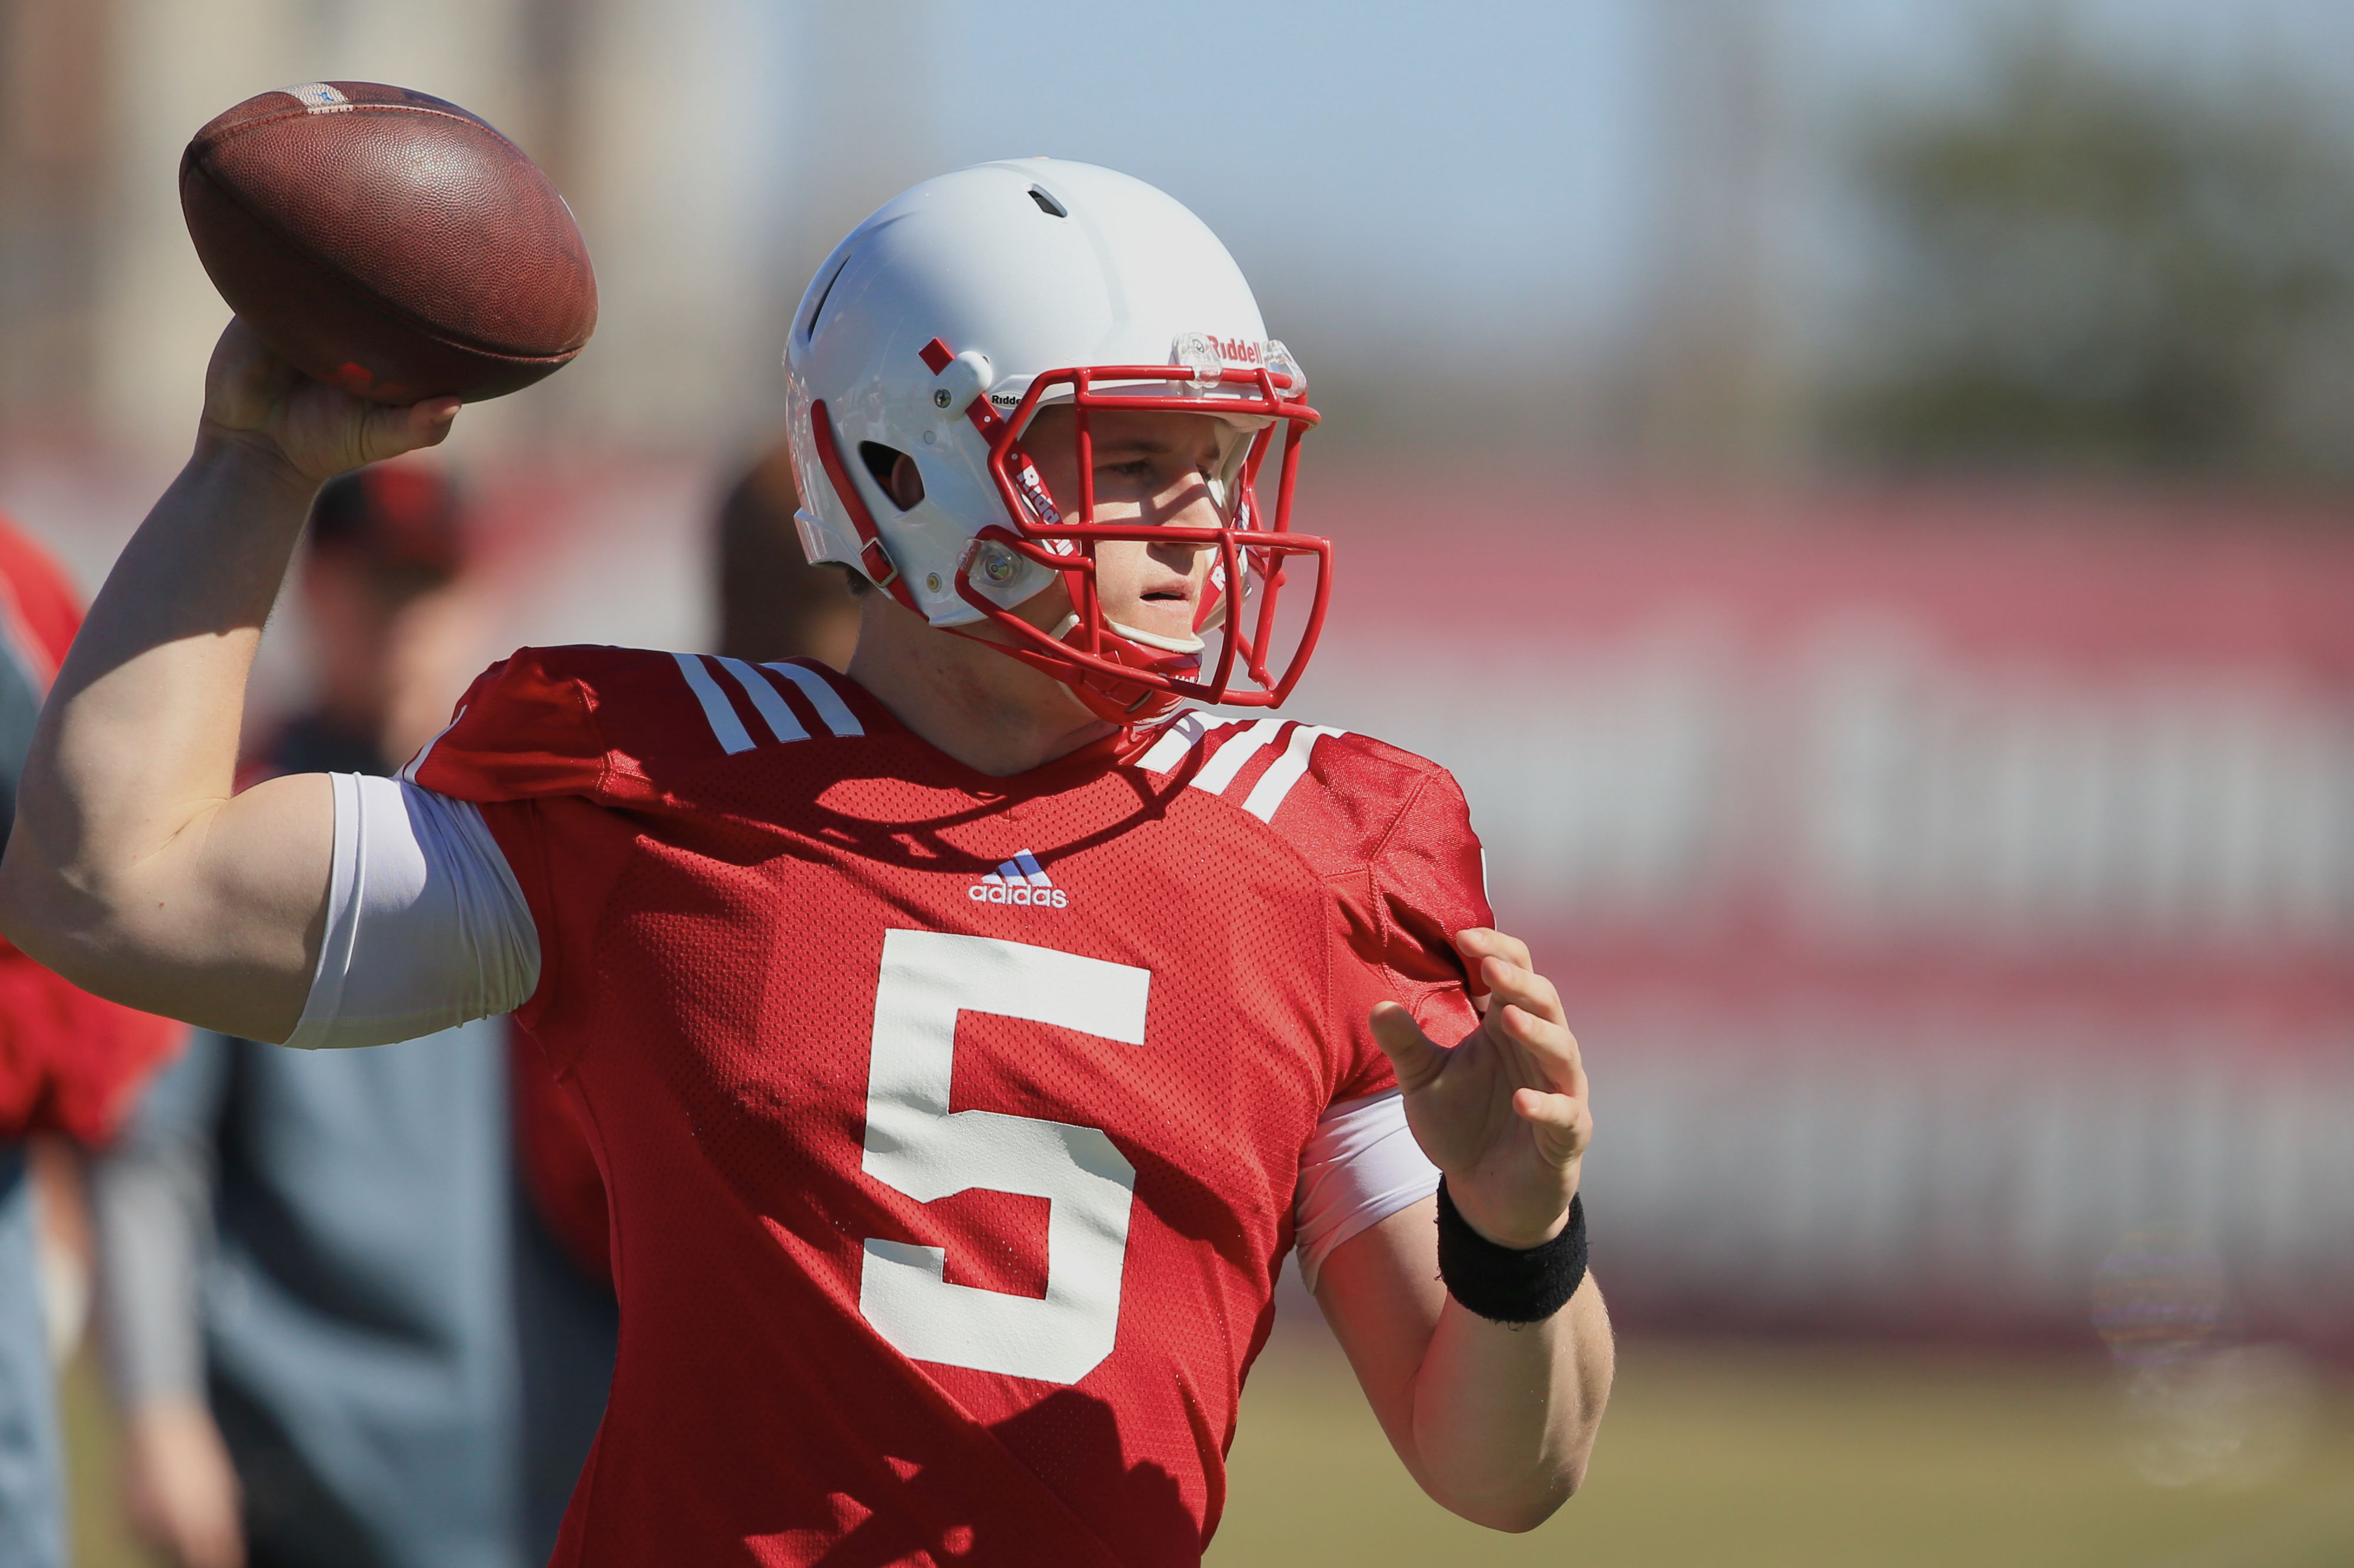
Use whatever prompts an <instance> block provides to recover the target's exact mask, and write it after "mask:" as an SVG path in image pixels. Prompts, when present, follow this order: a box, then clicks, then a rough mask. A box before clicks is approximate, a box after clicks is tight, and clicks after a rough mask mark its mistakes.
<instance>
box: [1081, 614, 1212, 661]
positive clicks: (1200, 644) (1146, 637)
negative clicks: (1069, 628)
mask: <svg viewBox="0 0 2354 1568" xmlns="http://www.w3.org/2000/svg"><path fill="white" fill-rule="evenodd" d="M1074 619H1076V618H1074ZM1104 624H1105V625H1107V626H1108V627H1110V628H1111V629H1112V630H1114V631H1117V632H1119V634H1120V635H1121V636H1122V637H1125V638H1127V639H1128V640H1129V641H1130V642H1141V643H1143V644H1144V645H1145V646H1146V647H1147V648H1158V649H1160V650H1161V652H1163V653H1199V652H1201V651H1202V650H1203V649H1204V648H1206V647H1208V646H1209V644H1207V643H1205V642H1204V641H1202V640H1201V639H1200V638H1198V637H1162V636H1160V635H1158V634H1156V633H1154V632H1150V631H1139V630H1137V629H1136V628H1135V627H1133V626H1122V625H1121V624H1120V623H1119V621H1117V620H1106V621H1105V622H1104Z"/></svg>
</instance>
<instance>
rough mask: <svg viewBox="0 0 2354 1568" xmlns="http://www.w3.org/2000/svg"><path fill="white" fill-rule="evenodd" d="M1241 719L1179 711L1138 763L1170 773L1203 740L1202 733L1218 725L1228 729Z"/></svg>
mask: <svg viewBox="0 0 2354 1568" xmlns="http://www.w3.org/2000/svg"><path fill="white" fill-rule="evenodd" d="M1242 722H1243V721H1242V720H1240V719H1231V718H1219V717H1218V716H1217V715H1214V714H1209V713H1204V711H1203V710H1202V709H1200V708H1193V709H1191V710H1189V711H1187V712H1185V713H1182V714H1179V715H1177V716H1176V717H1175V718H1173V719H1171V720H1170V721H1169V723H1168V724H1167V725H1166V726H1164V727H1163V728H1162V729H1161V738H1160V739H1158V740H1156V741H1154V742H1153V743H1152V744H1151V746H1150V747H1148V748H1146V750H1145V753H1144V755H1143V756H1141V757H1140V758H1137V759H1136V765H1137V766H1138V767H1139V768H1143V769H1144V770H1145V771H1146V772H1148V773H1166V772H1168V771H1169V770H1170V769H1171V768H1174V767H1176V766H1177V765H1178V764H1179V763H1180V762H1182V761H1184V760H1185V754H1186V753H1187V752H1189V751H1191V750H1193V747H1196V746H1198V745H1200V744H1201V741H1202V737H1203V736H1205V735H1207V734H1209V733H1210V732H1211V731H1212V730H1214V729H1224V728H1225V726H1228V725H1230V724H1240V723H1242Z"/></svg>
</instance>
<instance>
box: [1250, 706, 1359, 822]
mask: <svg viewBox="0 0 2354 1568" xmlns="http://www.w3.org/2000/svg"><path fill="white" fill-rule="evenodd" d="M1348 733H1349V732H1348V731H1347V730H1345V729H1335V728H1333V727H1332V726H1330V725H1321V724H1304V725H1301V726H1299V728H1298V729H1295V730H1293V731H1292V732H1291V743H1290V744H1289V745H1288V746H1286V747H1284V748H1283V755H1282V756H1281V757H1278V758H1276V759H1275V761H1274V762H1273V763H1272V764H1271V765H1270V766H1269V767H1268V768H1267V771H1266V772H1265V773H1262V774H1260V775H1259V779H1258V782H1257V784H1255V785H1253V786H1252V787H1251V792H1250V797H1249V799H1247V800H1245V801H1244V802H1243V810H1246V811H1248V812H1249V813H1250V814H1251V815H1252V816H1254V817H1257V819H1258V820H1259V821H1262V822H1267V821H1274V820H1275V813H1276V812H1277V810H1279V809H1280V808H1281V807H1282V805H1283V798H1284V797H1285V796H1287V795H1288V794H1290V793H1291V787H1292V786H1293V785H1294V784H1297V783H1299V779H1300V777H1301V775H1303V774H1305V773H1306V772H1307V771H1308V758H1309V754H1310V753H1311V752H1313V751H1314V750H1315V749H1316V743H1317V742H1318V741H1320V740H1321V739H1323V738H1324V737H1325V736H1328V735H1346V734H1348Z"/></svg>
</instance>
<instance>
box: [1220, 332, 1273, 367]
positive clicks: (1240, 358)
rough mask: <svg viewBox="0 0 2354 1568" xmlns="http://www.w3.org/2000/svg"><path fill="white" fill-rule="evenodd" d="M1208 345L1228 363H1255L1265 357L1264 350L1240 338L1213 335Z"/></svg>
mask: <svg viewBox="0 0 2354 1568" xmlns="http://www.w3.org/2000/svg"><path fill="white" fill-rule="evenodd" d="M1210 346H1211V347H1212V348H1214V349H1216V350H1217V351H1218V357H1219V358H1220V359H1223V360H1225V362H1226V363H1227V364H1229V365H1257V364H1258V363H1259V361H1260V360H1261V359H1262V358H1264V357H1265V351H1264V350H1263V349H1261V348H1260V346H1259V345H1258V344H1255V343H1245V342H1243V341H1242V340H1241V339H1240V338H1233V337H1214V338H1212V339H1211V340H1210Z"/></svg>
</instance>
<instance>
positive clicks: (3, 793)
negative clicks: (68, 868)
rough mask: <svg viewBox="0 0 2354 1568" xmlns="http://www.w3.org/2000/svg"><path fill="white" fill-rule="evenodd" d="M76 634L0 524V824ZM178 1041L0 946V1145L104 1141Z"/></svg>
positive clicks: (68, 598) (69, 598) (70, 608)
mask: <svg viewBox="0 0 2354 1568" xmlns="http://www.w3.org/2000/svg"><path fill="white" fill-rule="evenodd" d="M80 629H81V609H80V605H79V604H78V603H77V602H76V601H75V599H74V593H73V589H72V588H71V587H70V586H69V584H68V583H67V581H66V575H65V573H64V571H63V570H62V569H60V568H59V567H58V564H57V563H56V562H55V561H53V560H51V559H50V558H49V556H48V552H47V551H45V550H43V549H42V548H41V547H40V546H37V545H36V544H34V543H33V541H32V540H31V539H29V538H27V537H26V536H25V535H23V534H22V533H20V532H18V531H17V529H16V526H15V525H14V524H10V523H8V522H7V521H6V520H5V519H0V824H5V822H6V821H9V820H10V818H11V817H12V816H13V814H14V812H15V810H16V779H17V773H18V770H19V769H20V768H22V767H23V766H24V760H25V750H26V747H27V746H29V745H30V744H31V742H32V738H33V723H34V720H35V719H36V718H37V716H38V715H39V713H40V708H41V701H42V699H43V698H44V697H45V696H47V695H48V689H49V683H50V682H51V681H52V680H54V679H55V678H56V676H57V673H58V665H59V664H62V663H63V662H65V657H66V650H67V649H68V648H69V647H70V646H71V645H72V643H73V640H74V634H75V633H76V632H77V631H79V630H80ZM0 842H5V838H0ZM186 1034H187V1031H186V1028H185V1027H184V1026H182V1025H180V1024H177V1023H174V1022H170V1021H169V1020H166V1019H162V1018H153V1017H150V1016H149V1015H147V1014H146V1013H143V1012H132V1011H131V1010H130V1009H129V1008H127V1007H118V1006H116V1005H115V1004H114V1003H113V1002H111V1001H101V1000H100V999H99V998H97V997H94V996H92V995H90V993H89V992H88V991H81V990H80V989H78V988H76V987H74V986H71V985H69V984H67V983H66V981H65V980H61V979H59V978H58V976H57V975H56V974H54V973H52V972H51V971H50V970H48V969H45V968H43V967H42V966H41V965H39V964H37V963H35V962H34V961H33V960H32V959H29V958H27V957H26V956H25V955H24V954H23V953H21V952H18V951H17V950H16V948H15V947H14V946H12V945H11V944H9V943H8V942H7V941H5V939H0V1139H14V1138H18V1137H21V1136H23V1135H24V1134H26V1133H27V1132H37V1131H58V1132H64V1133H68V1134H70V1135H71V1136H72V1137H74V1138H77V1139H80V1140H81V1141H82V1142H84V1143H98V1142H101V1141H102V1140H104V1139H106V1138H107V1137H109V1136H111V1134H112V1132H113V1131H114V1128H115V1125H116V1124H117V1123H118V1122H119V1121H120V1120H121V1119H122V1116H123V1114H124V1113H125V1112H126V1111H128V1110H129V1108H130V1107H131V1102H132V1100H133V1097H134V1096H135V1094H136V1092H137V1090H138V1088H139V1086H140V1085H141V1084H143V1082H145V1080H146V1077H147V1075H148V1074H150V1073H151V1072H153V1071H154V1069H155V1067H156V1066H157V1065H160V1064H161V1062H162V1061H163V1059H164V1057H165V1056H167V1055H169V1054H171V1052H172V1050H173V1049H174V1048H175V1046H176V1045H177V1044H179V1043H180V1041H182V1040H183V1039H185V1038H186Z"/></svg>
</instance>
